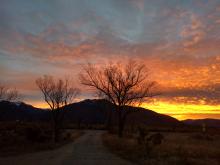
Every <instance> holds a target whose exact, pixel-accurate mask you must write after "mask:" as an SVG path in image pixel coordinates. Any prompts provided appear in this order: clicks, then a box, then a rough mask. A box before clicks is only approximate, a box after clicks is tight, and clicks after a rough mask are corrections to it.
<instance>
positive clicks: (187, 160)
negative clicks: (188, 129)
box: [103, 132, 220, 165]
mask: <svg viewBox="0 0 220 165" xmlns="http://www.w3.org/2000/svg"><path fill="white" fill-rule="evenodd" d="M163 135H164V137H165V139H164V141H163V143H162V144H161V145H158V146H153V147H152V150H151V151H147V149H146V147H145V146H144V145H143V144H142V145H138V143H137V139H136V138H132V137H130V138H128V137H127V138H121V139H120V138H118V137H117V135H114V134H108V133H106V134H104V135H103V143H104V144H105V145H106V146H107V147H108V148H109V150H110V151H112V152H113V153H115V154H117V155H119V156H121V157H122V158H124V159H127V160H130V161H132V162H134V163H137V164H148V165H170V164H178V165H187V164H190V165H191V164H192V165H207V164H212V165H219V164H220V135H202V134H198V133H171V132H170V133H164V134H163Z"/></svg>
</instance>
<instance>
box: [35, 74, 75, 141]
mask: <svg viewBox="0 0 220 165" xmlns="http://www.w3.org/2000/svg"><path fill="white" fill-rule="evenodd" d="M36 84H37V86H38V87H39V89H40V90H41V92H42V93H43V95H44V100H45V102H46V103H47V104H48V105H49V106H50V109H51V114H52V119H53V128H54V135H53V137H54V141H55V142H57V141H58V140H59V134H60V132H59V131H60V128H61V126H62V121H63V118H64V112H65V106H66V105H68V104H69V103H71V102H72V101H73V100H74V99H75V98H76V96H77V95H78V94H79V89H77V88H73V87H72V85H71V84H70V82H69V80H68V79H64V80H63V79H58V80H55V79H54V78H53V77H52V76H46V75H45V76H43V77H41V78H38V79H37V80H36Z"/></svg>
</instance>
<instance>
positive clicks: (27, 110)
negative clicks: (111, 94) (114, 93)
mask: <svg viewBox="0 0 220 165" xmlns="http://www.w3.org/2000/svg"><path fill="white" fill-rule="evenodd" d="M124 109H125V111H131V112H132V113H130V114H129V115H128V118H127V121H126V122H127V123H128V124H131V125H132V124H146V125H155V126H175V125H178V124H180V123H181V122H180V121H178V120H177V119H175V118H173V117H170V116H168V115H163V114H159V113H156V112H154V111H152V110H148V109H144V108H140V107H131V106H126V107H124ZM64 110H65V112H66V114H65V121H68V122H72V123H78V122H82V123H84V124H104V123H106V121H107V120H108V117H109V115H110V114H111V115H110V116H111V119H112V123H113V124H114V123H116V122H117V113H116V111H115V110H114V106H113V104H112V103H110V102H108V101H106V100H102V99H94V100H89V99H87V100H83V101H80V102H77V103H72V104H69V105H67V106H65V107H64ZM0 120H4V121H13V120H21V121H47V120H50V111H49V110H47V109H40V108H35V107H33V106H31V105H28V104H25V103H22V102H20V103H14V102H8V101H1V102H0Z"/></svg>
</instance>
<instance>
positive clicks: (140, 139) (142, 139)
mask: <svg viewBox="0 0 220 165" xmlns="http://www.w3.org/2000/svg"><path fill="white" fill-rule="evenodd" d="M147 135H148V132H147V130H146V129H145V128H144V127H138V137H137V141H138V144H143V143H144V142H145V140H146V136H147Z"/></svg>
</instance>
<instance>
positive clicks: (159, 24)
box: [0, 0, 220, 120]
mask: <svg viewBox="0 0 220 165" xmlns="http://www.w3.org/2000/svg"><path fill="white" fill-rule="evenodd" d="M127 59H135V60H137V61H141V62H143V63H145V64H146V66H147V67H148V68H149V70H150V78H151V79H152V80H155V81H157V82H158V88H160V91H161V93H162V94H161V95H160V96H158V97H157V98H155V99H154V101H153V102H151V103H144V104H143V105H142V106H143V107H146V108H150V109H152V110H155V111H157V112H160V113H165V114H169V115H171V116H173V117H176V118H178V119H180V120H182V119H186V118H218V119H220V0H145V1H144V0H1V1H0V74H1V79H0V83H1V84H5V85H6V86H8V87H16V88H17V89H18V90H19V91H20V93H21V94H22V98H23V101H24V102H26V103H28V104H32V105H34V106H37V107H45V105H46V104H45V103H44V101H43V98H42V95H41V93H40V91H39V90H38V89H37V86H36V84H35V80H36V78H38V77H40V76H42V75H44V74H49V75H53V76H57V77H65V76H68V77H71V78H72V79H73V81H74V82H75V85H76V86H79V81H78V77H77V75H78V74H79V72H80V71H81V68H82V65H83V64H85V63H88V62H91V63H94V64H97V65H104V64H105V63H107V62H108V61H112V62H114V61H118V60H119V61H125V60H127ZM79 87H80V86H79ZM93 97H94V96H93V94H92V91H90V90H84V88H83V89H82V94H81V95H80V96H79V98H78V100H82V99H86V98H93Z"/></svg>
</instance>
